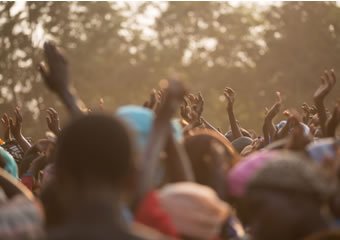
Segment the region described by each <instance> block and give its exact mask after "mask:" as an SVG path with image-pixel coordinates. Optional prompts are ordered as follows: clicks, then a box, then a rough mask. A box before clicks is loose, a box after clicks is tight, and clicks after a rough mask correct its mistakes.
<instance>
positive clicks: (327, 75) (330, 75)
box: [314, 69, 336, 136]
mask: <svg viewBox="0 0 340 240" xmlns="http://www.w3.org/2000/svg"><path fill="white" fill-rule="evenodd" d="M335 83H336V77H335V73H334V70H333V69H332V70H331V71H327V70H326V71H325V72H324V74H323V75H322V76H321V84H320V86H319V88H318V89H317V90H316V91H315V93H314V103H315V106H316V109H317V113H318V116H319V121H320V127H321V131H322V135H323V136H325V135H326V121H327V115H326V110H325V106H324V100H325V98H326V96H327V95H328V94H329V93H330V91H331V90H332V89H333V87H334V85H335Z"/></svg>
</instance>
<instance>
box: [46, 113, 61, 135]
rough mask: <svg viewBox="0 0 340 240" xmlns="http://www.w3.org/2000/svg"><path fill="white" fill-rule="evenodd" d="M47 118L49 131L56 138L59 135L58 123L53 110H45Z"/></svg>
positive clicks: (57, 117) (57, 116) (57, 115)
mask: <svg viewBox="0 0 340 240" xmlns="http://www.w3.org/2000/svg"><path fill="white" fill-rule="evenodd" d="M46 112H47V117H46V122H47V126H48V128H49V130H50V131H51V132H53V133H54V134H55V135H56V136H57V135H58V134H59V133H60V131H61V128H60V122H59V114H58V112H57V111H56V110H55V109H54V108H51V107H50V108H48V109H47V111H46Z"/></svg>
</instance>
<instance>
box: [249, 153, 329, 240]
mask: <svg viewBox="0 0 340 240" xmlns="http://www.w3.org/2000/svg"><path fill="white" fill-rule="evenodd" d="M334 189H335V184H334V182H333V181H330V179H328V178H327V177H325V175H323V172H322V171H321V170H320V168H318V167H317V165H316V164H315V163H313V162H312V161H309V160H308V159H306V158H305V157H304V156H303V155H301V154H296V153H293V152H289V151H281V154H279V155H276V156H275V157H274V158H273V159H271V160H270V161H268V162H267V163H266V164H265V165H263V167H262V168H260V169H259V170H258V171H257V173H256V174H255V176H253V178H252V179H251V181H250V182H249V183H248V185H247V189H246V193H245V195H244V197H243V203H244V205H245V206H246V209H247V222H248V223H249V226H250V228H251V231H252V233H253V236H254V239H256V240H257V239H261V240H267V239H268V240H269V239H279V240H280V239H282V240H283V239H291V240H295V239H296V240H297V239H303V238H304V237H306V236H308V235H309V234H311V233H313V232H315V231H319V230H321V229H323V228H324V227H325V226H326V225H327V224H326V222H325V220H324V219H325V216H322V214H321V208H322V207H323V206H325V204H326V203H327V200H328V199H329V197H330V196H331V195H332V193H333V191H334Z"/></svg>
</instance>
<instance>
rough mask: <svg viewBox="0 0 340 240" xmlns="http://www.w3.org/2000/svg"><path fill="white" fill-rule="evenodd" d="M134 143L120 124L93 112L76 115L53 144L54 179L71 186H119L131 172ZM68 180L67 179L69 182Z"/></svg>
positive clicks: (106, 116)
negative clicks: (54, 160)
mask: <svg viewBox="0 0 340 240" xmlns="http://www.w3.org/2000/svg"><path fill="white" fill-rule="evenodd" d="M134 153H135V151H134V144H133V143H132V140H131V135H130V132H129V130H128V129H127V127H126V126H125V125H124V123H123V122H121V121H120V120H118V119H116V118H114V117H113V116H109V115H105V114H100V113H95V114H90V115H84V116H79V117H77V118H75V119H74V120H72V121H71V122H70V123H69V124H68V125H67V126H66V127H65V128H63V130H62V131H61V133H60V135H59V137H58V140H57V144H56V152H55V157H56V178H57V181H59V180H62V182H63V181H64V180H65V177H66V179H68V181H71V182H70V183H72V184H76V185H77V184H78V185H79V184H80V185H84V184H87V183H93V184H100V183H104V184H112V185H117V184H120V183H121V181H122V180H123V179H124V178H125V177H126V176H128V175H129V174H131V170H132V169H134V162H135V161H134ZM70 179H71V180H70Z"/></svg>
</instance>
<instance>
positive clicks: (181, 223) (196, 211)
mask: <svg viewBox="0 0 340 240" xmlns="http://www.w3.org/2000/svg"><path fill="white" fill-rule="evenodd" d="M158 195H159V201H160V204H161V206H162V208H163V209H164V210H165V211H166V212H167V213H168V214H169V216H170V219H171V220H172V221H173V224H174V225H175V227H176V230H177V231H178V232H179V233H180V234H181V235H182V236H187V237H193V238H198V239H213V238H214V237H216V236H218V234H219V233H220V231H221V227H222V224H223V223H224V222H225V220H226V219H227V217H228V216H229V213H230V209H229V206H228V205H227V204H226V203H225V202H223V201H221V200H220V199H219V198H218V197H217V195H216V193H215V192H214V191H213V190H212V189H211V188H209V187H206V186H203V185H199V184H196V183H192V182H182V183H174V184H169V185H166V186H165V187H163V188H162V189H160V190H159V192H158Z"/></svg>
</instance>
